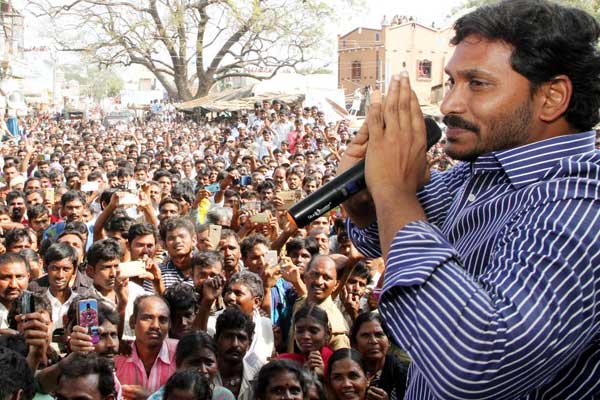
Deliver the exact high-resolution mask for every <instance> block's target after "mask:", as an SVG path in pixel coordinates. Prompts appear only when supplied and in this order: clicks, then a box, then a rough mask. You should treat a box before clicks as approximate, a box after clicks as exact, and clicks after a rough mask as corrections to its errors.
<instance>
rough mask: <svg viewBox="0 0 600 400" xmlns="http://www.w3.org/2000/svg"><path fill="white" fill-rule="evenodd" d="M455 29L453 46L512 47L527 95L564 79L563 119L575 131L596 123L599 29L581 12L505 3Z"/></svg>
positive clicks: (512, 0)
mask: <svg viewBox="0 0 600 400" xmlns="http://www.w3.org/2000/svg"><path fill="white" fill-rule="evenodd" d="M454 28H455V30H456V35H455V36H454V37H453V38H452V40H451V43H452V44H453V45H457V44H459V43H460V42H462V41H463V40H464V39H465V38H466V37H468V36H469V35H480V36H482V37H484V38H486V39H489V40H497V41H502V42H505V43H507V44H509V45H511V46H513V52H512V56H511V65H512V67H513V69H514V70H515V71H516V72H518V73H519V74H521V75H523V76H524V77H525V78H527V79H528V80H529V81H530V86H531V92H532V94H533V93H534V92H535V90H537V89H538V88H539V87H540V86H541V85H542V84H543V83H545V82H549V81H551V80H552V79H553V78H554V77H556V76H558V75H563V74H564V75H567V76H568V77H569V79H571V82H572V83H573V94H572V96H571V101H570V103H569V108H568V109H567V111H566V113H565V117H566V120H567V122H569V124H570V125H571V126H573V127H574V128H576V129H577V130H579V131H586V130H589V129H591V128H592V127H593V126H594V125H595V124H596V123H597V122H598V120H599V119H600V115H599V111H598V110H599V109H600V79H599V77H600V51H599V49H598V43H597V42H598V37H599V36H600V25H599V23H598V22H597V21H596V20H595V19H594V17H592V16H591V15H589V14H588V13H586V12H585V11H582V10H580V9H577V8H573V7H567V6H563V5H560V4H557V3H553V2H549V1H546V0H505V1H501V2H498V3H495V4H492V5H487V6H483V7H479V8H478V9H476V10H475V11H473V12H471V13H469V14H466V15H464V16H463V17H461V18H459V19H458V20H457V21H456V23H455V25H454Z"/></svg>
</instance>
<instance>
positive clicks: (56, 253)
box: [44, 243, 77, 272]
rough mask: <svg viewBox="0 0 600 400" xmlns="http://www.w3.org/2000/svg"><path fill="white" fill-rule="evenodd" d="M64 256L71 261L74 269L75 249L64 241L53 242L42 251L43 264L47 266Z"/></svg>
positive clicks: (75, 265) (75, 266) (75, 260)
mask: <svg viewBox="0 0 600 400" xmlns="http://www.w3.org/2000/svg"><path fill="white" fill-rule="evenodd" d="M65 258H68V259H69V260H70V261H71V264H73V268H74V269H75V268H77V252H76V251H75V249H74V248H72V247H71V246H69V245H68V244H66V243H54V244H53V245H52V246H50V247H48V250H46V252H45V253H44V265H45V266H46V268H47V267H48V265H50V263H51V262H54V261H60V260H64V259H65ZM73 272H75V271H73Z"/></svg>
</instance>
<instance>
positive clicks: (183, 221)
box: [164, 217, 196, 238]
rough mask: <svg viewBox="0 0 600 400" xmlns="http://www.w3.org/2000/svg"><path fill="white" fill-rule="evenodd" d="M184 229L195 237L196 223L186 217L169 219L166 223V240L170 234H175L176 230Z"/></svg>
mask: <svg viewBox="0 0 600 400" xmlns="http://www.w3.org/2000/svg"><path fill="white" fill-rule="evenodd" d="M179 228H183V229H185V230H186V231H188V232H189V233H190V235H192V236H194V234H195V233H196V231H195V229H194V223H193V222H192V221H191V220H190V219H189V218H186V217H173V218H169V219H168V220H166V221H165V223H164V232H165V238H166V235H167V234H168V233H169V232H173V231H174V230H175V229H179Z"/></svg>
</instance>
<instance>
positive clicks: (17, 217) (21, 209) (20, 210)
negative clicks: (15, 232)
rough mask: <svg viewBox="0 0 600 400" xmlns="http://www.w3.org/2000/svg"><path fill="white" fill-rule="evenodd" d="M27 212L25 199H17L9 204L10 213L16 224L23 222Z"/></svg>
mask: <svg viewBox="0 0 600 400" xmlns="http://www.w3.org/2000/svg"><path fill="white" fill-rule="evenodd" d="M25 210H26V208H25V199H24V198H22V197H15V198H14V199H12V200H11V201H10V203H9V204H8V212H9V213H10V216H11V218H12V220H13V221H15V222H21V220H22V219H23V216H24V215H25Z"/></svg>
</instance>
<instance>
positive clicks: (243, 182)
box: [240, 175, 252, 186]
mask: <svg viewBox="0 0 600 400" xmlns="http://www.w3.org/2000/svg"><path fill="white" fill-rule="evenodd" d="M250 183H252V177H251V176H250V175H242V176H240V186H248V185H250Z"/></svg>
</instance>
